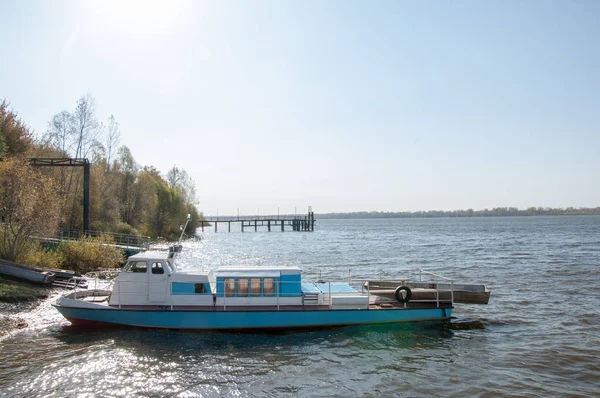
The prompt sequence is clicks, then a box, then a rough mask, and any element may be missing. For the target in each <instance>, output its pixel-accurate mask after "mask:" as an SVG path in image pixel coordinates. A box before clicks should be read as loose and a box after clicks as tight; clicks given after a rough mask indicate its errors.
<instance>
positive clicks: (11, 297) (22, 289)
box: [0, 277, 50, 303]
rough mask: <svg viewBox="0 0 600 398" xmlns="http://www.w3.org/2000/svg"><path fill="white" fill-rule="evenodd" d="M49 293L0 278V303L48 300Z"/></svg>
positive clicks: (37, 287) (46, 290) (41, 288)
mask: <svg viewBox="0 0 600 398" xmlns="http://www.w3.org/2000/svg"><path fill="white" fill-rule="evenodd" d="M49 293H50V291H49V290H48V289H47V288H44V287H41V286H34V285H31V284H30V283H24V282H16V281H11V280H7V279H3V278H2V277H0V301H1V302H5V303H17V302H26V301H34V300H37V299H45V298H48V296H49Z"/></svg>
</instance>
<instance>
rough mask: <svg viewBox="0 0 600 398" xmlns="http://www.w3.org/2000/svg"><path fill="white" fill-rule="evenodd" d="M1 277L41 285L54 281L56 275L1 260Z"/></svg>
mask: <svg viewBox="0 0 600 398" xmlns="http://www.w3.org/2000/svg"><path fill="white" fill-rule="evenodd" d="M0 275H2V276H7V277H9V278H12V279H19V280H24V281H28V282H32V283H39V284H41V285H47V284H49V283H52V282H53V281H54V273H53V272H51V271H48V270H45V269H42V268H38V267H32V266H29V265H25V264H19V263H13V262H12V261H6V260H0Z"/></svg>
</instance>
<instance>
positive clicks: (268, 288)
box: [264, 278, 275, 296]
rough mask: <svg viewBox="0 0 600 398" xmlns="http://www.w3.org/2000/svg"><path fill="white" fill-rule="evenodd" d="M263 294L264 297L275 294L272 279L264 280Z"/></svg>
mask: <svg viewBox="0 0 600 398" xmlns="http://www.w3.org/2000/svg"><path fill="white" fill-rule="evenodd" d="M264 293H265V296H272V295H274V294H275V280H274V279H273V278H265V286H264Z"/></svg>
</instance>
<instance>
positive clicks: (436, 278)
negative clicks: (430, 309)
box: [419, 269, 454, 307]
mask: <svg viewBox="0 0 600 398" xmlns="http://www.w3.org/2000/svg"><path fill="white" fill-rule="evenodd" d="M423 274H425V275H429V276H431V277H433V279H434V283H435V291H436V301H437V306H438V307H439V306H440V284H439V282H438V279H443V280H445V281H448V282H450V302H451V303H452V306H454V279H452V278H448V277H446V276H442V275H439V274H436V273H434V272H431V271H425V270H424V269H419V282H422V281H423Z"/></svg>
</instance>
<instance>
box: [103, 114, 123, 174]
mask: <svg viewBox="0 0 600 398" xmlns="http://www.w3.org/2000/svg"><path fill="white" fill-rule="evenodd" d="M120 140H121V130H120V129H119V122H117V120H116V119H115V117H114V115H110V117H109V118H108V125H107V128H106V170H107V171H110V168H111V164H112V163H111V162H112V156H113V155H114V152H115V151H116V150H117V148H118V146H119V141H120Z"/></svg>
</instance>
